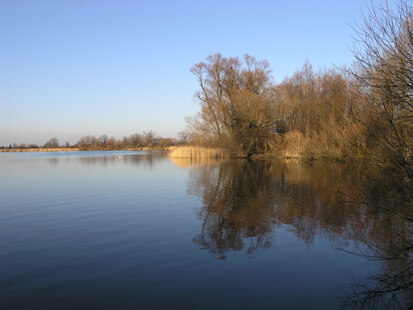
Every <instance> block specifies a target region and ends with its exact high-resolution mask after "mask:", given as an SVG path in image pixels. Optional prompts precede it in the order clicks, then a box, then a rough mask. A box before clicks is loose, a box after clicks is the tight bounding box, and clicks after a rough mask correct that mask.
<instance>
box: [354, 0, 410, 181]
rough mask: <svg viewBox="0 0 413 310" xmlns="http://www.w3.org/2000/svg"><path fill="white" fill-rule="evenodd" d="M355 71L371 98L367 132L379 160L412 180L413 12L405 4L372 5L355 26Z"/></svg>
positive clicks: (403, 0)
mask: <svg viewBox="0 0 413 310" xmlns="http://www.w3.org/2000/svg"><path fill="white" fill-rule="evenodd" d="M355 31H356V34H357V42H356V45H355V48H354V55H355V57H356V67H355V68H354V70H353V71H352V73H353V75H354V76H355V78H356V79H357V80H358V82H359V83H360V95H361V96H363V97H364V98H365V99H366V102H367V106H366V110H367V112H368V113H369V115H370V119H369V120H368V121H367V122H366V128H367V129H366V133H367V135H368V137H369V141H370V144H371V145H370V147H371V148H376V149H377V150H378V152H377V154H378V156H377V160H378V161H379V162H381V163H386V162H390V163H391V165H392V166H394V167H397V168H399V171H401V172H402V174H404V175H405V176H408V177H411V176H412V147H413V10H412V6H411V2H410V1H408V0H400V1H398V2H397V6H396V8H391V7H390V5H389V3H388V2H385V3H384V4H382V5H381V6H380V7H377V8H376V7H373V6H372V7H371V8H370V9H369V10H368V12H367V15H364V16H363V22H362V24H361V25H358V26H357V27H355Z"/></svg>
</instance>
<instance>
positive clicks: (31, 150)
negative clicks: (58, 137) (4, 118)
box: [0, 146, 175, 153]
mask: <svg viewBox="0 0 413 310" xmlns="http://www.w3.org/2000/svg"><path fill="white" fill-rule="evenodd" d="M174 148H175V147H174V146H169V147H164V148H160V147H153V148H150V147H140V148H135V149H122V150H99V149H96V150H80V149H79V148H76V147H72V148H36V149H0V153H11V152H78V151H84V152H90V151H155V150H164V151H168V150H173V149H174Z"/></svg>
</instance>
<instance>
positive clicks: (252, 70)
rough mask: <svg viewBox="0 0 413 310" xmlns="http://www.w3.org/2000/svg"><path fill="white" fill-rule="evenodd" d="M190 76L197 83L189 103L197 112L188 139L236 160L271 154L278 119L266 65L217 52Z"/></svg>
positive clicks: (267, 65)
mask: <svg viewBox="0 0 413 310" xmlns="http://www.w3.org/2000/svg"><path fill="white" fill-rule="evenodd" d="M191 72H192V73H193V74H194V75H195V76H196V77H197V79H198V83H199V87H200V90H199V91H198V92H197V93H196V94H195V99H196V101H197V102H198V103H199V104H200V107H201V111H200V113H199V114H198V116H197V118H195V119H192V120H191V122H190V123H191V129H192V135H195V136H197V137H198V138H199V139H200V140H203V141H204V142H207V143H209V144H215V145H218V146H221V147H227V148H230V149H231V150H232V151H234V152H236V153H237V154H239V155H248V156H251V155H252V154H257V153H263V152H268V151H271V148H272V143H273V141H274V138H275V135H276V129H277V122H278V120H279V119H280V117H279V116H277V112H278V110H277V104H276V96H275V87H274V85H273V83H272V79H271V75H270V74H271V69H270V66H269V63H268V62H267V61H265V60H261V61H258V60H256V59H255V58H254V57H251V56H249V55H245V56H244V58H243V60H240V59H239V58H237V57H230V58H226V57H223V56H222V55H221V54H219V53H218V54H215V55H211V56H208V57H207V58H206V60H205V61H202V62H200V63H198V64H196V65H195V66H193V67H192V68H191ZM281 117H282V116H281Z"/></svg>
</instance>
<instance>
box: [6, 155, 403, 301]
mask: <svg viewBox="0 0 413 310" xmlns="http://www.w3.org/2000/svg"><path fill="white" fill-rule="evenodd" d="M366 170H367V169H366V168H362V167H355V166H353V167H345V166H343V165H338V164H300V163H298V162H296V161H285V160H284V161H252V162H248V161H246V160H222V161H219V160H212V159H209V160H206V159H204V160H198V161H195V160H185V159H169V158H168V157H167V156H166V155H165V153H162V152H144V151H141V152H121V151H119V152H59V153H0V172H1V178H0V308H1V309H334V308H336V307H338V306H340V305H343V304H346V302H347V306H348V307H356V306H355V305H358V304H357V303H353V304H352V303H348V301H349V296H350V295H351V292H354V285H355V284H356V283H357V282H360V283H366V286H367V288H368V287H370V286H373V287H374V285H376V284H374V281H373V282H372V281H368V279H370V278H371V277H374V276H375V275H378V274H379V275H380V274H383V270H385V268H386V264H385V263H383V261H382V260H378V259H371V258H372V257H371V256H372V254H374V253H375V251H374V247H372V246H371V245H372V244H376V245H377V244H378V243H380V244H382V243H383V244H385V243H386V242H388V240H390V239H391V234H392V233H393V230H392V229H393V228H392V227H399V226H395V224H394V223H395V222H394V220H393V219H394V217H392V216H390V215H386V214H384V213H380V212H379V211H377V212H373V211H372V209H370V208H369V207H368V206H369V202H371V204H375V205H378V204H379V205H380V204H383V200H382V199H381V200H380V195H378V196H377V195H373V194H370V195H365V193H366V192H363V191H364V189H365V188H366V183H368V181H369V180H371V176H370V175H369V173H368V172H367V171H366ZM378 197H379V198H378ZM366 199H367V200H368V201H367V202H366V201H365V200H366ZM376 200H377V201H376ZM389 221H390V222H391V223H389ZM390 224H391V227H390V226H389V225H390ZM366 255H370V257H367V256H366ZM368 258H370V259H368ZM373 258H374V257H373ZM365 281H367V282H365ZM360 294H361V293H360ZM403 296H405V298H407V297H406V293H404V295H403ZM393 303H394V302H393ZM395 305H396V306H397V303H396V304H395Z"/></svg>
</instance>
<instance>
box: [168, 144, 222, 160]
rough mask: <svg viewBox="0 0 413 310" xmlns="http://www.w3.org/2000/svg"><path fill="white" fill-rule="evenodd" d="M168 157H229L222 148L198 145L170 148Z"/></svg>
mask: <svg viewBox="0 0 413 310" xmlns="http://www.w3.org/2000/svg"><path fill="white" fill-rule="evenodd" d="M168 156H169V157H173V158H224V157H229V156H228V154H227V153H225V152H224V151H223V150H222V149H218V148H207V147H199V146H182V147H178V148H176V149H174V150H172V151H171V152H170V153H169V154H168Z"/></svg>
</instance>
